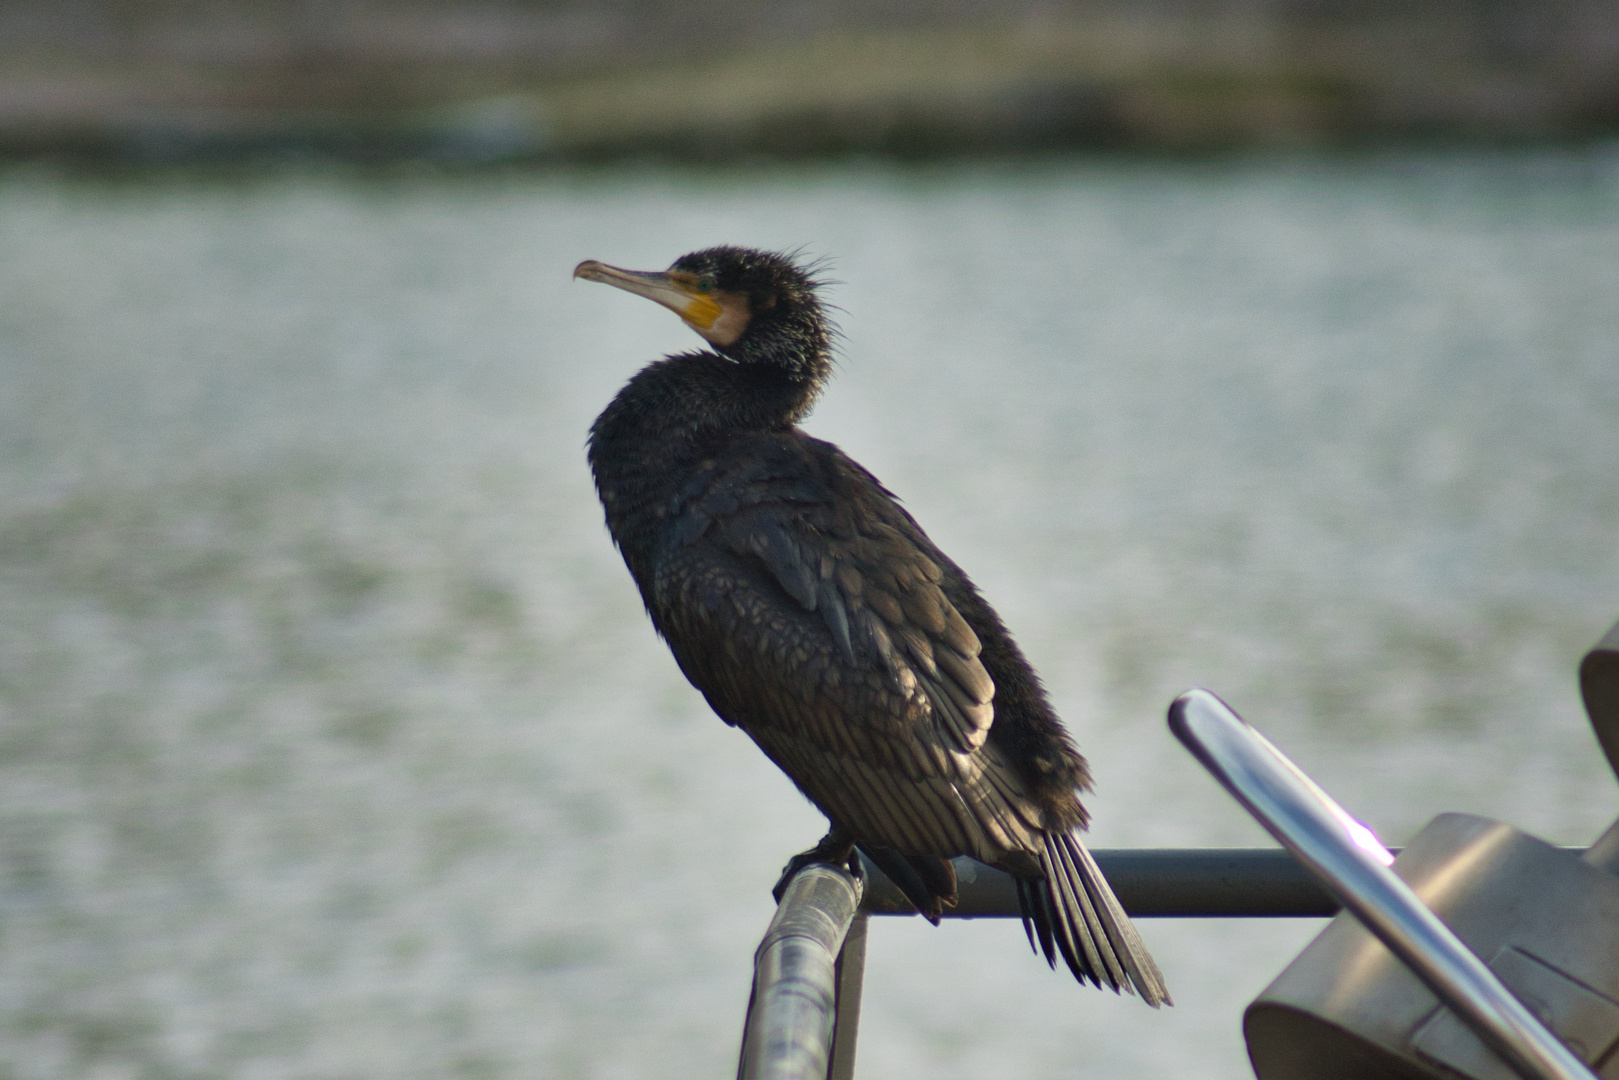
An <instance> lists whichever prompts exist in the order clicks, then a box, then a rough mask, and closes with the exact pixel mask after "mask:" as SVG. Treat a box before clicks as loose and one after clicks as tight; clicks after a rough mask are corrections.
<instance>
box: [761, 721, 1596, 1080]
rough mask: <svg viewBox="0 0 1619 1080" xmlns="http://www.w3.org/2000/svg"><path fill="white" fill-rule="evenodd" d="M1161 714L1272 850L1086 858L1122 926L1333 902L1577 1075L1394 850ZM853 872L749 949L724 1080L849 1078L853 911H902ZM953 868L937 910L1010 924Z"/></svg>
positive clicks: (1001, 907)
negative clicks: (1273, 841)
mask: <svg viewBox="0 0 1619 1080" xmlns="http://www.w3.org/2000/svg"><path fill="white" fill-rule="evenodd" d="M1170 717H1171V719H1170V726H1171V729H1172V730H1174V731H1175V733H1176V735H1177V737H1179V738H1180V739H1181V740H1182V741H1183V742H1184V743H1185V744H1186V745H1187V747H1188V749H1190V750H1191V751H1192V752H1193V754H1194V756H1196V757H1197V758H1198V759H1199V760H1200V761H1201V762H1202V763H1203V764H1204V766H1205V767H1206V768H1208V769H1209V771H1210V772H1211V773H1213V774H1214V775H1215V777H1216V779H1218V780H1219V781H1220V782H1221V783H1222V784H1224V785H1225V786H1226V787H1227V789H1228V790H1229V791H1231V793H1232V794H1233V795H1234V796H1235V797H1236V798H1237V799H1238V801H1239V802H1242V803H1243V805H1244V806H1245V807H1247V808H1248V809H1249V811H1250V812H1251V813H1253V814H1254V816H1255V817H1257V818H1258V819H1259V820H1260V822H1261V823H1262V824H1264V825H1265V826H1266V828H1267V829H1269V830H1270V831H1271V832H1272V834H1273V835H1275V836H1276V837H1277V838H1278V840H1279V841H1281V842H1282V843H1283V844H1284V845H1286V847H1284V848H1258V849H1252V848H1239V849H1201V848H1192V849H1156V850H1140V849H1123V850H1107V849H1101V850H1096V851H1094V852H1092V854H1093V855H1094V856H1095V858H1096V861H1097V864H1098V865H1099V866H1101V868H1102V871H1103V873H1104V874H1105V875H1106V876H1107V879H1108V881H1109V883H1110V884H1111V885H1112V886H1113V890H1114V893H1115V894H1116V895H1117V896H1118V898H1119V902H1120V903H1121V904H1122V905H1123V906H1124V909H1125V911H1127V912H1128V913H1129V914H1130V915H1131V916H1132V917H1133V918H1138V919H1139V918H1325V917H1329V916H1331V915H1334V914H1336V913H1337V912H1338V911H1339V910H1340V899H1339V898H1343V899H1344V900H1347V901H1348V906H1349V908H1350V910H1351V911H1352V912H1353V913H1354V914H1355V916H1356V917H1357V918H1359V919H1360V920H1361V921H1363V922H1364V923H1365V924H1366V925H1367V927H1368V928H1369V929H1371V930H1372V931H1373V932H1374V933H1376V934H1377V935H1378V937H1380V938H1382V939H1383V940H1384V942H1385V944H1387V945H1388V946H1389V948H1390V949H1391V950H1392V951H1393V952H1395V954H1396V955H1398V956H1400V957H1401V958H1402V959H1403V960H1405V961H1406V963H1407V964H1408V965H1410V966H1411V967H1412V969H1413V970H1414V971H1415V972H1416V973H1417V974H1418V975H1419V976H1420V977H1421V978H1422V979H1423V981H1424V982H1427V983H1428V984H1429V986H1430V987H1431V988H1432V989H1433V990H1434V991H1435V993H1436V994H1438V995H1439V997H1440V998H1441V999H1442V1000H1444V1001H1445V1002H1447V1003H1448V1004H1450V1005H1451V1006H1452V1007H1453V1008H1454V1009H1455V1010H1456V1012H1457V1014H1458V1015H1459V1016H1460V1017H1461V1018H1463V1019H1464V1020H1465V1021H1466V1022H1467V1023H1468V1025H1469V1026H1470V1027H1472V1028H1473V1029H1474V1031H1475V1032H1477V1033H1478V1034H1479V1036H1480V1037H1481V1038H1482V1039H1484V1040H1485V1042H1486V1043H1487V1044H1489V1045H1490V1046H1492V1047H1494V1048H1495V1049H1496V1051H1497V1052H1498V1053H1500V1054H1501V1055H1502V1057H1503V1060H1505V1061H1507V1062H1508V1063H1509V1064H1511V1065H1512V1067H1513V1069H1514V1071H1516V1072H1518V1073H1519V1075H1520V1076H1523V1077H1525V1078H1526V1080H1591V1073H1590V1071H1589V1070H1588V1069H1586V1067H1585V1066H1584V1064H1583V1063H1581V1062H1579V1061H1578V1059H1576V1058H1574V1057H1573V1056H1572V1055H1571V1054H1569V1053H1568V1051H1567V1050H1566V1049H1565V1048H1564V1047H1563V1045H1562V1044H1561V1043H1560V1042H1559V1041H1558V1040H1557V1039H1556V1037H1555V1036H1553V1035H1551V1034H1550V1033H1549V1032H1548V1031H1547V1030H1546V1029H1545V1028H1544V1027H1543V1026H1542V1025H1541V1024H1540V1023H1539V1022H1538V1021H1537V1020H1535V1019H1534V1017H1533V1016H1532V1015H1530V1014H1529V1013H1527V1012H1526V1011H1525V1010H1524V1009H1523V1007H1522V1006H1521V1005H1520V1004H1518V1002H1517V1000H1516V999H1515V998H1513V997H1512V995H1511V994H1510V992H1508V991H1507V990H1506V989H1505V988H1504V987H1502V986H1501V984H1500V982H1499V981H1498V980H1497V979H1496V978H1495V976H1494V975H1493V973H1491V972H1490V970H1489V969H1488V968H1487V967H1485V966H1484V965H1483V964H1482V963H1481V962H1479V960H1478V958H1477V957H1476V956H1474V955H1473V954H1472V953H1471V952H1469V951H1468V950H1467V948H1466V946H1465V945H1463V944H1462V943H1461V942H1460V941H1457V940H1456V939H1455V938H1454V935H1451V934H1450V932H1449V931H1448V930H1446V929H1445V927H1444V926H1443V924H1441V923H1439V921H1438V920H1437V919H1436V918H1434V916H1433V914H1432V912H1429V911H1428V910H1427V908H1426V907H1425V906H1423V904H1422V902H1421V901H1420V900H1419V899H1417V898H1416V896H1415V895H1414V894H1412V893H1411V892H1410V889H1409V888H1407V887H1406V886H1405V885H1404V883H1403V882H1400V880H1399V879H1398V878H1397V877H1395V876H1394V874H1393V873H1392V872H1391V871H1389V870H1388V869H1387V862H1392V860H1393V855H1394V854H1395V853H1397V851H1398V850H1399V849H1393V850H1392V851H1391V850H1389V849H1385V848H1383V847H1382V845H1381V844H1379V843H1378V842H1377V839H1376V837H1374V836H1372V834H1371V833H1370V831H1369V830H1366V829H1365V828H1364V826H1360V825H1358V823H1356V822H1354V819H1352V818H1350V817H1349V816H1348V815H1347V814H1346V813H1344V811H1343V810H1342V809H1341V808H1339V807H1338V806H1337V804H1336V803H1334V802H1333V801H1332V800H1331V798H1330V797H1328V796H1327V795H1326V793H1325V792H1323V791H1321V789H1320V788H1318V787H1316V786H1315V784H1314V783H1313V782H1311V781H1310V779H1309V778H1308V777H1307V776H1305V775H1304V773H1303V772H1301V771H1299V770H1298V769H1297V767H1296V766H1294V765H1293V764H1292V763H1291V762H1290V761H1288V760H1287V758H1286V757H1284V756H1283V755H1282V754H1281V752H1280V751H1278V750H1276V748H1275V747H1274V746H1272V745H1271V744H1270V743H1269V742H1268V741H1266V740H1265V739H1264V737H1263V736H1261V735H1259V733H1258V732H1257V731H1255V730H1254V729H1253V728H1251V727H1249V726H1248V725H1247V724H1246V723H1244V722H1243V721H1242V720H1241V718H1239V717H1237V715H1236V714H1235V713H1233V712H1231V711H1230V709H1229V708H1227V707H1226V706H1225V705H1224V703H1223V702H1220V700H1219V699H1218V698H1216V697H1214V695H1212V694H1208V693H1206V692H1203V691H1194V692H1193V693H1192V694H1188V695H1183V696H1182V697H1181V698H1178V699H1176V702H1175V704H1174V706H1172V707H1171V711H1170ZM1616 829H1619V825H1616ZM1606 839H1607V838H1606V837H1604V840H1606ZM1615 841H1616V843H1619V833H1616V835H1615ZM1602 842H1603V841H1599V842H1598V846H1601V844H1602ZM1576 850H1583V849H1576ZM1385 860H1387V861H1385ZM861 869H862V873H861V876H860V877H858V878H857V877H856V876H855V875H853V874H851V873H850V872H848V871H847V870H845V869H843V868H841V867H834V866H830V865H827V864H824V863H815V864H811V865H810V866H808V867H806V868H805V869H804V870H802V871H801V872H800V873H799V874H798V875H797V876H796V877H794V879H793V881H792V882H791V883H790V884H789V886H788V888H787V891H786V893H785V894H784V895H783V898H782V902H781V905H780V906H779V908H778V909H777V912H776V917H775V918H774V919H773V920H772V921H771V924H770V929H769V930H768V931H767V932H766V934H765V938H764V941H763V942H762V943H761V944H760V946H759V949H758V951H757V952H756V953H755V960H754V988H753V996H752V998H751V999H750V1002H749V1006H748V1016H747V1022H746V1024H745V1027H744V1030H743V1040H742V1054H741V1060H740V1063H739V1066H738V1070H737V1076H738V1080H822V1078H825V1080H851V1078H852V1077H853V1075H854V1057H855V1036H856V1033H857V1030H858V1025H859V1015H860V991H861V983H862V978H863V974H864V966H865V940H866V926H867V918H868V917H869V916H870V915H913V914H915V909H914V908H912V906H911V905H910V903H909V902H908V901H907V900H906V899H905V897H904V896H903V894H901V893H900V891H899V889H898V888H897V887H896V886H894V884H893V883H892V882H890V881H889V880H888V879H887V878H886V877H885V876H884V875H883V874H882V872H881V871H879V870H878V869H877V868H876V867H875V866H873V865H871V864H870V863H869V862H867V861H866V860H865V859H864V858H863V857H862V859H861ZM1373 869H1375V871H1376V873H1373ZM956 873H957V878H958V882H959V890H958V901H957V904H956V906H955V907H954V908H952V909H950V910H948V911H946V912H945V916H946V917H948V918H958V919H975V918H1017V917H1019V910H1018V904H1017V892H1016V887H1015V885H1014V883H1013V879H1012V878H1011V877H1010V876H1009V875H1007V874H1005V873H1003V872H1002V871H999V870H995V869H993V868H991V867H987V866H984V865H982V864H980V863H977V862H974V861H973V860H971V859H965V858H964V859H958V860H956ZM1391 882H1392V884H1390V883H1391ZM1401 890H1403V894H1402V893H1401ZM1411 905H1415V907H1414V908H1413V907H1412V906H1411ZM1417 909H1420V911H1418V910H1417ZM1424 914H1425V915H1426V920H1425V919H1424V918H1423V915H1424ZM1435 927H1437V931H1436V930H1435ZM1456 950H1460V952H1457V951H1456ZM1462 954H1465V956H1464V955H1462Z"/></svg>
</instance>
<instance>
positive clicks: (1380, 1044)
mask: <svg viewBox="0 0 1619 1080" xmlns="http://www.w3.org/2000/svg"><path fill="white" fill-rule="evenodd" d="M1393 869H1394V872H1395V873H1397V874H1398V875H1399V876H1400V879H1401V880H1402V881H1404V882H1405V883H1406V884H1407V885H1409V886H1410V887H1411V890H1412V891H1413V892H1415V893H1416V894H1417V896H1418V898H1420V899H1421V900H1422V902H1423V903H1424V904H1425V905H1427V907H1428V908H1429V909H1430V910H1431V911H1433V913H1434V914H1435V915H1437V916H1438V917H1439V919H1440V921H1442V922H1443V923H1444V924H1445V925H1446V926H1447V927H1449V928H1450V929H1451V930H1452V931H1453V932H1454V933H1455V934H1456V936H1457V937H1458V938H1460V939H1461V940H1462V942H1463V943H1465V944H1466V945H1467V947H1468V948H1469V949H1471V950H1472V951H1473V953H1474V954H1476V955H1477V956H1479V957H1480V958H1482V959H1487V960H1489V961H1490V968H1491V970H1492V971H1494V972H1495V974H1496V976H1497V977H1498V978H1500V980H1501V981H1502V983H1504V984H1505V985H1506V987H1507V989H1508V990H1510V991H1512V993H1513V994H1514V996H1516V997H1517V998H1518V999H1519V1000H1520V1001H1523V1002H1524V1003H1525V1004H1526V1005H1528V1006H1529V1007H1530V1009H1531V1011H1532V1012H1534V1014H1535V1016H1536V1018H1537V1019H1538V1020H1540V1021H1541V1022H1542V1023H1544V1024H1545V1025H1546V1026H1547V1027H1548V1028H1550V1029H1551V1030H1552V1032H1553V1034H1555V1035H1556V1036H1557V1037H1558V1038H1559V1039H1561V1040H1562V1041H1563V1042H1564V1043H1565V1044H1566V1045H1567V1046H1568V1048H1569V1049H1570V1050H1571V1051H1573V1052H1574V1053H1575V1054H1576V1055H1577V1056H1579V1057H1580V1058H1581V1059H1582V1060H1584V1061H1586V1062H1588V1063H1589V1064H1590V1065H1591V1067H1592V1068H1593V1069H1594V1070H1595V1071H1596V1072H1597V1075H1599V1076H1602V1077H1605V1078H1607V1080H1619V1053H1615V1052H1614V1051H1615V1049H1616V1045H1619V1020H1615V1018H1616V1017H1619V878H1616V877H1614V876H1613V875H1612V874H1610V873H1608V872H1606V871H1604V870H1603V869H1601V868H1599V867H1595V866H1592V865H1591V863H1590V862H1589V861H1587V860H1586V859H1585V858H1583V857H1582V855H1581V853H1580V852H1579V851H1578V850H1577V849H1571V848H1558V847H1555V846H1553V845H1551V844H1548V843H1546V842H1545V841H1544V840H1541V839H1538V838H1537V837H1534V836H1531V835H1529V834H1528V833H1525V832H1523V831H1522V830H1520V829H1515V828H1513V827H1512V826H1510V825H1507V824H1504V823H1502V822H1499V821H1491V820H1489V819H1488V818H1481V817H1477V816H1474V815H1470V814H1441V815H1439V816H1438V817H1437V818H1435V819H1434V820H1433V821H1431V822H1429V823H1428V825H1427V826H1425V827H1424V828H1423V829H1422V831H1421V832H1420V833H1418V834H1417V835H1416V836H1415V837H1413V838H1412V839H1411V843H1410V845H1409V846H1408V847H1407V848H1406V849H1405V850H1404V851H1403V852H1402V853H1401V854H1400V857H1399V858H1398V859H1397V860H1395V863H1394V867H1393ZM1598 998H1606V999H1607V1000H1608V1001H1609V1002H1610V1003H1611V1007H1604V1006H1603V1004H1602V1002H1601V1001H1599V1000H1597V999H1598ZM1243 1033H1244V1035H1245V1037H1246V1041H1247V1045H1248V1052H1249V1055H1250V1058H1251V1059H1252V1063H1253V1066H1254V1071H1255V1073H1257V1075H1258V1076H1259V1078H1260V1080H1386V1078H1389V1077H1418V1078H1421V1080H1445V1078H1454V1076H1455V1075H1456V1074H1457V1073H1460V1074H1462V1075H1464V1076H1467V1077H1471V1078H1473V1080H1491V1078H1492V1077H1494V1078H1503V1077H1510V1076H1511V1075H1513V1074H1512V1072H1511V1070H1510V1069H1508V1068H1507V1067H1506V1066H1505V1065H1504V1064H1501V1063H1500V1061H1499V1059H1498V1057H1497V1056H1496V1054H1495V1053H1494V1052H1493V1051H1492V1050H1490V1049H1489V1048H1488V1047H1487V1046H1485V1045H1484V1044H1483V1043H1482V1042H1480V1041H1479V1039H1478V1037H1477V1036H1476V1035H1474V1034H1473V1033H1472V1032H1471V1030H1469V1029H1468V1028H1467V1027H1466V1025H1465V1024H1463V1023H1461V1021H1459V1020H1458V1019H1456V1018H1455V1017H1454V1016H1453V1015H1452V1014H1451V1013H1450V1011H1449V1010H1447V1009H1442V1008H1441V1007H1440V1001H1439V998H1438V997H1436V996H1435V995H1434V993H1433V991H1432V990H1430V989H1429V988H1428V987H1427V986H1426V985H1425V984H1424V983H1423V982H1422V981H1421V980H1420V979H1419V978H1417V976H1416V975H1415V974H1413V973H1412V972H1411V970H1410V969H1409V968H1407V967H1406V966H1405V965H1404V964H1403V963H1402V962H1401V961H1400V960H1399V958H1397V957H1396V956H1395V955H1394V954H1393V953H1392V952H1390V951H1389V950H1388V949H1387V948H1386V947H1385V946H1384V945H1383V943H1382V942H1380V941H1379V940H1378V939H1377V938H1376V937H1375V936H1373V935H1372V934H1371V933H1370V932H1369V931H1368V930H1367V929H1366V928H1365V927H1364V926H1363V925H1362V924H1361V923H1360V922H1359V921H1357V920H1356V919H1355V918H1354V916H1352V915H1349V914H1344V915H1340V916H1339V917H1337V918H1336V919H1333V920H1332V921H1331V922H1330V923H1329V924H1328V925H1327V926H1326V928H1325V929H1323V930H1322V932H1321V934H1320V935H1319V936H1318V937H1316V938H1315V940H1313V941H1311V942H1310V944H1309V945H1308V946H1307V947H1306V948H1305V949H1304V950H1303V952H1301V953H1300V954H1299V955H1298V957H1297V958H1295V959H1294V960H1293V961H1292V963H1290V964H1288V966H1287V968H1286V970H1284V971H1283V972H1282V973H1281V974H1280V975H1278V976H1277V977H1276V979H1275V980H1273V981H1272V982H1271V984H1270V985H1269V986H1268V987H1267V988H1266V989H1265V991H1264V992H1263V993H1262V994H1260V995H1259V997H1258V998H1257V999H1256V1000H1255V1001H1254V1002H1253V1003H1252V1004H1251V1005H1249V1006H1248V1009H1247V1010H1246V1012H1245V1014H1244V1017H1243Z"/></svg>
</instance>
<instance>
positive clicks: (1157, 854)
mask: <svg viewBox="0 0 1619 1080" xmlns="http://www.w3.org/2000/svg"><path fill="white" fill-rule="evenodd" d="M1393 850H1394V851H1395V852H1396V853H1398V852H1399V850H1400V849H1399V848H1394V849H1393ZM1568 850H1570V851H1573V852H1575V853H1576V854H1579V853H1583V851H1584V849H1583V848H1569V849H1568ZM1091 854H1092V855H1094V856H1096V862H1097V865H1099V866H1100V867H1101V868H1102V873H1103V874H1105V875H1106V876H1107V880H1108V882H1109V883H1110V884H1111V885H1112V886H1113V892H1114V893H1115V895H1117V896H1118V898H1119V903H1121V904H1123V905H1124V910H1125V911H1127V912H1129V913H1130V914H1131V916H1133V917H1134V918H1137V919H1153V918H1158V919H1325V918H1329V917H1331V916H1333V915H1336V914H1337V913H1338V901H1337V900H1335V899H1333V897H1332V895H1331V894H1330V893H1328V892H1327V890H1326V889H1324V888H1322V887H1321V885H1320V884H1319V883H1317V881H1316V880H1315V878H1313V877H1312V876H1311V875H1310V872H1309V871H1308V870H1306V869H1305V868H1304V867H1303V866H1301V865H1300V864H1299V863H1298V862H1296V861H1295V860H1294V858H1293V856H1292V855H1290V854H1288V852H1287V851H1286V850H1285V849H1283V848H1098V849H1095V850H1093V851H1092V852H1091ZM955 864H956V877H957V879H958V880H959V882H960V887H959V890H958V897H957V902H956V906H955V907H953V908H950V909H948V910H946V911H945V913H944V914H945V918H947V919H1015V918H1017V917H1018V915H1019V912H1018V906H1017V888H1016V886H1014V885H1013V883H1012V878H1011V876H1010V875H1008V874H1006V873H1005V872H1003V871H1000V870H996V869H994V868H993V867H989V866H985V865H984V864H982V863H980V862H975V861H974V860H972V859H968V858H960V859H957V860H955ZM861 865H862V866H863V868H864V869H865V873H866V892H865V899H864V901H863V902H862V904H861V908H862V910H864V911H867V912H870V913H871V914H873V915H914V914H915V913H916V911H915V909H914V908H912V907H911V904H910V901H908V900H906V899H905V896H904V894H903V893H901V892H900V891H899V889H898V888H897V887H896V886H895V885H894V883H893V882H891V881H889V880H888V878H886V877H884V876H883V872H882V871H881V870H878V869H877V868H876V867H875V866H874V865H872V864H871V863H870V862H868V861H867V860H866V859H865V858H864V856H862V858H861Z"/></svg>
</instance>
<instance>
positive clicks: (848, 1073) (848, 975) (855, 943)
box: [826, 911, 871, 1080]
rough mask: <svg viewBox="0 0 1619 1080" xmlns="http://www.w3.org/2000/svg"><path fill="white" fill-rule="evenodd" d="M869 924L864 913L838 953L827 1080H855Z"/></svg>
mask: <svg viewBox="0 0 1619 1080" xmlns="http://www.w3.org/2000/svg"><path fill="white" fill-rule="evenodd" d="M870 922H871V920H870V919H869V918H868V917H867V916H866V913H865V912H864V911H862V912H859V913H857V914H856V915H855V917H854V922H852V923H850V924H849V932H848V934H846V935H844V938H843V949H842V951H840V952H839V953H838V971H837V975H838V1012H837V1016H836V1017H835V1018H834V1019H833V1021H832V1063H831V1064H830V1065H828V1066H827V1070H826V1077H827V1080H854V1050H855V1040H856V1039H857V1038H858V1037H859V1035H860V997H861V994H862V992H863V990H864V988H865V981H866V928H867V926H868V924H869V923H870Z"/></svg>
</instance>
